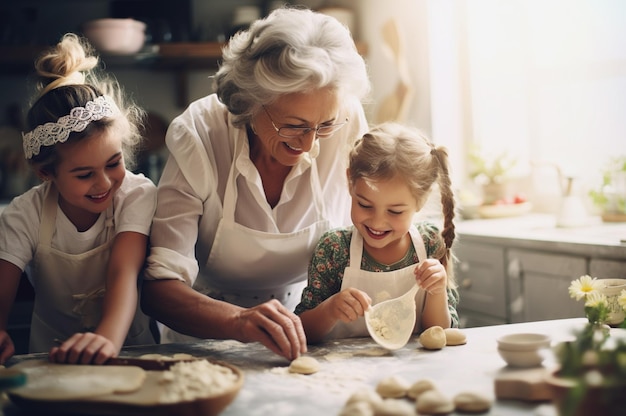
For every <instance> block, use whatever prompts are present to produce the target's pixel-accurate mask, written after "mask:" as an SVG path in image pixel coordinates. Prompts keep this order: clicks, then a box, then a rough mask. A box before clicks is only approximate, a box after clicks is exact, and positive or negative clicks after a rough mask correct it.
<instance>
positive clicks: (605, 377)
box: [547, 275, 626, 416]
mask: <svg viewBox="0 0 626 416" xmlns="http://www.w3.org/2000/svg"><path fill="white" fill-rule="evenodd" d="M603 287H604V286H603V284H602V283H601V279H600V280H599V279H597V278H592V277H590V276H588V275H585V276H581V277H580V278H579V279H576V280H574V281H572V283H571V285H570V287H569V293H570V296H571V297H572V298H576V299H577V300H581V299H584V301H585V307H584V310H585V316H586V318H587V321H588V322H587V323H586V324H585V326H584V327H583V328H582V329H581V330H580V331H579V332H578V333H576V334H575V338H574V339H573V340H571V341H567V342H563V343H561V344H559V345H557V347H556V348H555V353H556V358H557V361H558V363H559V367H558V369H556V370H555V371H554V372H553V373H551V374H550V376H549V377H548V379H547V382H548V384H549V385H550V386H551V388H552V392H553V402H554V404H555V406H556V408H557V410H558V413H559V415H560V416H583V415H603V416H612V415H618V414H619V415H623V414H624V410H625V409H626V337H624V336H622V337H620V336H617V335H611V329H610V327H609V326H608V325H606V322H607V319H608V317H609V312H610V310H609V303H608V300H607V296H606V295H605V294H603V293H602V290H603ZM617 302H618V304H619V305H620V306H621V307H622V308H623V309H624V310H626V290H622V292H621V293H620V294H619V295H618V296H617ZM619 327H621V328H626V324H625V323H624V322H622V323H621V324H620V325H619Z"/></svg>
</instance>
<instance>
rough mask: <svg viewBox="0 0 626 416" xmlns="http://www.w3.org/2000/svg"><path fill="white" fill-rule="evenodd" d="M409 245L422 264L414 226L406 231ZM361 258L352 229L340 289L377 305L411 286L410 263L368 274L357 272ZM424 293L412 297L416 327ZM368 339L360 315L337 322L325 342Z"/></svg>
mask: <svg viewBox="0 0 626 416" xmlns="http://www.w3.org/2000/svg"><path fill="white" fill-rule="evenodd" d="M409 234H410V235H411V240H412V241H413V246H414V247H415V251H416V252H417V258H418V259H419V260H420V261H422V260H424V259H425V258H426V257H427V256H426V247H425V246H424V242H423V240H422V236H421V235H420V233H419V231H418V230H417V228H416V227H415V226H411V228H410V229H409ZM362 256H363V237H362V236H361V234H360V233H359V232H358V231H357V230H356V229H355V230H354V231H353V233H352V239H351V241H350V263H349V264H348V267H346V268H345V270H344V273H343V281H342V283H341V290H344V289H346V288H349V287H355V288H357V289H359V290H362V291H364V292H365V293H367V294H368V295H369V297H370V298H371V299H372V305H375V304H377V303H380V302H382V301H384V300H387V299H392V298H396V297H398V296H401V295H403V294H405V293H406V292H408V291H409V290H410V289H411V287H412V286H413V285H414V284H415V273H414V272H415V267H416V266H417V264H413V265H411V266H408V267H404V268H402V269H398V270H392V271H389V272H371V271H367V270H361V258H362ZM424 299H425V292H424V291H423V290H419V291H418V292H417V294H416V295H415V304H416V306H417V317H418V319H417V325H418V327H419V321H420V320H419V316H420V315H421V311H422V308H423V307H424ZM363 336H369V334H368V332H367V327H366V326H365V319H364V318H363V317H362V316H360V317H359V318H358V319H357V320H355V321H352V322H349V323H346V322H337V324H336V325H335V326H334V327H333V329H332V330H331V332H330V333H328V335H327V336H326V339H335V338H353V337H363Z"/></svg>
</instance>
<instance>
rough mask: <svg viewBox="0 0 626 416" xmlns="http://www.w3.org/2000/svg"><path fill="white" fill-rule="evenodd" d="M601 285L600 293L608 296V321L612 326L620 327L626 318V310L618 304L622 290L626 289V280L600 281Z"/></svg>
mask: <svg viewBox="0 0 626 416" xmlns="http://www.w3.org/2000/svg"><path fill="white" fill-rule="evenodd" d="M598 281H599V282H600V283H601V286H600V289H599V290H600V293H602V294H604V295H605V296H606V300H607V304H608V307H609V317H608V319H607V321H606V323H607V324H609V325H611V326H617V325H620V324H621V323H622V322H623V321H624V318H625V314H624V309H623V308H622V307H621V305H620V304H619V302H618V298H619V296H620V294H621V293H622V290H624V289H626V279H598Z"/></svg>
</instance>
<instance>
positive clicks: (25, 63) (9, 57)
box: [0, 42, 367, 74]
mask: <svg viewBox="0 0 626 416" xmlns="http://www.w3.org/2000/svg"><path fill="white" fill-rule="evenodd" d="M224 45H225V44H224V43H223V42H177V43H162V44H159V45H148V46H146V47H145V48H144V49H143V50H142V51H141V52H139V53H137V54H133V55H105V54H103V55H101V56H100V58H101V60H102V61H103V62H104V63H105V65H106V67H107V68H119V67H123V68H134V67H137V68H145V69H157V70H159V69H162V70H193V69H215V68H217V65H218V62H219V60H220V58H221V57H222V48H223V47H224ZM46 48H48V46H2V45H0V74H8V73H28V72H31V71H32V70H33V62H34V60H35V58H36V57H37V56H38V55H39V54H40V53H41V52H43V51H44V50H45V49H46ZM357 49H358V50H359V53H361V54H362V55H365V54H366V53H367V47H366V45H365V44H363V43H362V42H357Z"/></svg>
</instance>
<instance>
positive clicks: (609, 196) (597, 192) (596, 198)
mask: <svg viewBox="0 0 626 416" xmlns="http://www.w3.org/2000/svg"><path fill="white" fill-rule="evenodd" d="M619 174H622V175H626V156H619V157H616V158H613V159H611V160H609V163H608V164H607V166H606V168H605V169H603V170H602V183H601V184H600V186H599V187H598V188H596V189H591V190H590V191H589V196H590V197H591V200H592V201H593V203H594V204H595V205H596V206H597V207H599V208H600V209H602V210H604V211H608V212H613V213H622V214H623V213H626V195H624V194H622V195H620V194H619V193H618V192H616V189H615V185H616V184H615V180H616V176H617V175H619Z"/></svg>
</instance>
